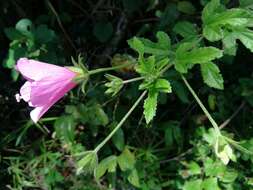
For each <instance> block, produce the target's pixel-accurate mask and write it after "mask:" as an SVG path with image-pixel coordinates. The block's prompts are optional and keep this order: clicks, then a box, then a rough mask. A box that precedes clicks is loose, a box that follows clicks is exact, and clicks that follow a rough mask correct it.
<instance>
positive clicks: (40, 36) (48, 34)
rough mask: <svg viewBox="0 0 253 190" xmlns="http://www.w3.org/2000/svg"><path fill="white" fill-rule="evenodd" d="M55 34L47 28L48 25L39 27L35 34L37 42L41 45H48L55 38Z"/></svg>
mask: <svg viewBox="0 0 253 190" xmlns="http://www.w3.org/2000/svg"><path fill="white" fill-rule="evenodd" d="M55 36H56V35H55V32H54V31H53V30H51V29H49V28H48V27H47V25H39V26H38V27H37V28H36V30H35V32H34V37H35V40H36V41H37V42H39V43H42V44H43V43H48V42H50V41H52V40H53V39H54V38H55Z"/></svg>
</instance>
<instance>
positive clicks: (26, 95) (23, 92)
mask: <svg viewBox="0 0 253 190" xmlns="http://www.w3.org/2000/svg"><path fill="white" fill-rule="evenodd" d="M30 98H31V82H29V81H27V82H25V84H24V85H23V86H22V87H21V88H20V99H23V100H24V101H26V102H28V101H29V100H30Z"/></svg>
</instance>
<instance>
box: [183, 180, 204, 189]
mask: <svg viewBox="0 0 253 190" xmlns="http://www.w3.org/2000/svg"><path fill="white" fill-rule="evenodd" d="M201 184H202V180H201V179H196V180H190V181H186V183H185V184H184V186H183V190H202V189H201Z"/></svg>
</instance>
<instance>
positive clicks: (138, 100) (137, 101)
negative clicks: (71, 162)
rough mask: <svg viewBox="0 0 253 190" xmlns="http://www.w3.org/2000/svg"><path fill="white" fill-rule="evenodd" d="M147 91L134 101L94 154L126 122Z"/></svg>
mask: <svg viewBox="0 0 253 190" xmlns="http://www.w3.org/2000/svg"><path fill="white" fill-rule="evenodd" d="M146 93H147V91H144V92H143V93H142V94H141V95H140V97H139V98H138V99H137V100H136V102H135V103H134V104H133V106H132V107H131V108H130V109H129V110H128V112H127V113H126V115H125V116H124V117H123V118H122V119H121V121H120V122H119V123H118V125H117V126H116V127H115V128H114V129H113V130H112V131H111V133H110V134H109V135H108V136H107V137H106V138H105V139H104V140H103V141H102V142H101V143H100V144H99V145H98V146H97V147H96V148H95V150H94V152H96V153H97V152H98V151H99V150H100V149H101V148H102V147H103V146H104V145H105V144H106V143H107V142H108V141H109V140H110V139H111V138H112V136H113V135H114V134H115V133H116V131H117V130H118V129H119V128H120V127H121V126H122V125H123V124H124V122H125V121H126V120H127V118H128V117H129V116H130V114H131V113H132V112H133V111H134V109H135V108H136V107H137V106H138V104H139V103H140V102H141V100H142V99H143V98H144V96H145V95H146Z"/></svg>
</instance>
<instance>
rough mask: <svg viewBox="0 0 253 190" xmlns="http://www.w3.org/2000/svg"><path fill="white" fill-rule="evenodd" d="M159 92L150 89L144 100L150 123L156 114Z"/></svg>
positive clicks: (146, 114)
mask: <svg viewBox="0 0 253 190" xmlns="http://www.w3.org/2000/svg"><path fill="white" fill-rule="evenodd" d="M157 97H158V92H152V91H149V93H148V97H147V98H146V99H145V101H144V116H145V119H146V123H149V122H150V121H151V120H152V119H153V118H154V117H155V115H156V107H157Z"/></svg>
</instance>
